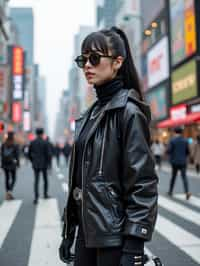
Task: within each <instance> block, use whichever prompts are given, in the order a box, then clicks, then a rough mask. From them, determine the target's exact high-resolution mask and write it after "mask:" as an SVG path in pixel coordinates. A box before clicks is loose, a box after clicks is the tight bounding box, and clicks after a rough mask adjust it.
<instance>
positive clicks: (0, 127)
mask: <svg viewBox="0 0 200 266" xmlns="http://www.w3.org/2000/svg"><path fill="white" fill-rule="evenodd" d="M3 131H4V123H3V122H2V121H0V134H1V133H2V132H3Z"/></svg>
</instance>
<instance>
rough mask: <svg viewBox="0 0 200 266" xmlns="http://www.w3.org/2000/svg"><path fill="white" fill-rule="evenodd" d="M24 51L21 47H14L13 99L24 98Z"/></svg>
mask: <svg viewBox="0 0 200 266" xmlns="http://www.w3.org/2000/svg"><path fill="white" fill-rule="evenodd" d="M23 78H24V51H23V48H21V47H17V46H16V47H13V48H12V84H13V100H22V99H23Z"/></svg>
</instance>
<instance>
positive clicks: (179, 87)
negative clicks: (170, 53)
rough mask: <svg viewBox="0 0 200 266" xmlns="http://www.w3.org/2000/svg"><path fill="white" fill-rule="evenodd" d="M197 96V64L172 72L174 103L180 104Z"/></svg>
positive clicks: (189, 64) (185, 65)
mask: <svg viewBox="0 0 200 266" xmlns="http://www.w3.org/2000/svg"><path fill="white" fill-rule="evenodd" d="M195 96H197V76H196V62H195V61H194V60H192V61H190V62H189V63H186V64H184V65H183V66H181V67H179V68H178V69H177V70H175V71H174V72H172V103H173V104H176V103H180V102H182V101H185V100H188V99H191V98H193V97H195Z"/></svg>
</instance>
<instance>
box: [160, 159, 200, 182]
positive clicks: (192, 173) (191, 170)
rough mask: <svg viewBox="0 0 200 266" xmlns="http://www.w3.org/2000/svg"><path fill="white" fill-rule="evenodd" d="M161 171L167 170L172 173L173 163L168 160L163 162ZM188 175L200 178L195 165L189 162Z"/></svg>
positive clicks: (166, 171)
mask: <svg viewBox="0 0 200 266" xmlns="http://www.w3.org/2000/svg"><path fill="white" fill-rule="evenodd" d="M161 171H163V172H165V173H171V165H170V164H169V163H168V162H163V163H162V166H161ZM187 175H188V176H189V177H193V178H199V179H200V175H198V174H197V173H196V171H195V169H194V166H193V165H191V164H189V165H188V167H187Z"/></svg>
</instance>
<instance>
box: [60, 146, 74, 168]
mask: <svg viewBox="0 0 200 266" xmlns="http://www.w3.org/2000/svg"><path fill="white" fill-rule="evenodd" d="M71 149H72V147H71V145H70V143H69V141H66V142H65V145H64V147H63V149H62V152H63V155H64V157H65V161H66V166H68V160H69V155H70V153H71Z"/></svg>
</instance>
